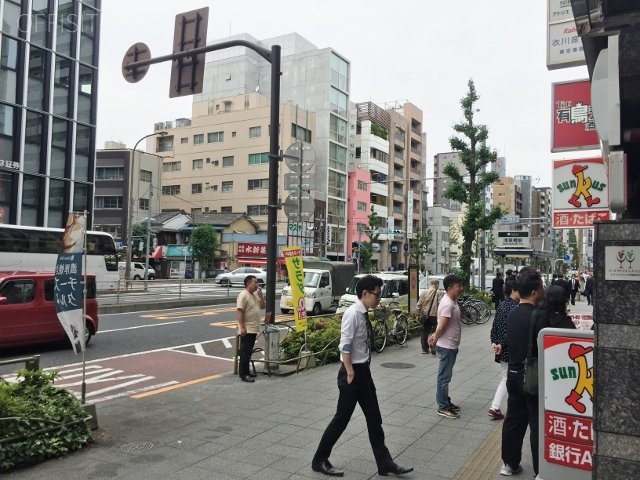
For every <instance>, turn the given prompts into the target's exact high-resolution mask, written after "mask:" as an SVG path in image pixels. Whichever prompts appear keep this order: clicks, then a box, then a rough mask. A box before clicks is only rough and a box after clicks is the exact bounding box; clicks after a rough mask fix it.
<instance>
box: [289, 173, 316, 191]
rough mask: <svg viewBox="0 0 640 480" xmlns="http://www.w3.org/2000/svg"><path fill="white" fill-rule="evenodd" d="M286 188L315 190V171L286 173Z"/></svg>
mask: <svg viewBox="0 0 640 480" xmlns="http://www.w3.org/2000/svg"><path fill="white" fill-rule="evenodd" d="M300 176H302V181H300ZM284 188H285V190H298V189H301V190H315V188H316V179H315V176H314V175H313V173H285V174H284Z"/></svg>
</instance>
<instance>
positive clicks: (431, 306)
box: [416, 280, 444, 355]
mask: <svg viewBox="0 0 640 480" xmlns="http://www.w3.org/2000/svg"><path fill="white" fill-rule="evenodd" d="M439 286H440V281H439V280H431V285H430V286H429V288H427V289H426V290H425V291H424V292H422V295H420V298H419V299H418V303H417V304H416V311H417V313H418V318H419V319H420V323H421V324H422V335H421V336H420V344H421V345H422V353H429V352H431V355H435V354H436V347H430V346H429V344H428V342H427V341H428V339H429V335H431V334H432V333H433V332H435V330H436V327H437V326H438V303H440V299H441V298H442V296H443V295H444V292H443V291H438V287H439Z"/></svg>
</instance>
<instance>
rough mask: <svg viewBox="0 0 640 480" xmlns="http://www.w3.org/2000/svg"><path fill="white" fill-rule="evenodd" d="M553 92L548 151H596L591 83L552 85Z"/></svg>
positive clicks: (598, 142) (573, 82)
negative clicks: (549, 147)
mask: <svg viewBox="0 0 640 480" xmlns="http://www.w3.org/2000/svg"><path fill="white" fill-rule="evenodd" d="M552 90H553V104H552V107H551V111H552V119H551V151H552V152H566V151H570V150H599V149H600V139H599V138H598V132H597V131H596V124H595V121H594V119H593V111H592V109H591V82H590V81H589V80H576V81H572V82H559V83H554V84H552Z"/></svg>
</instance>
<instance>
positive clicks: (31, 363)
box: [0, 355, 40, 370]
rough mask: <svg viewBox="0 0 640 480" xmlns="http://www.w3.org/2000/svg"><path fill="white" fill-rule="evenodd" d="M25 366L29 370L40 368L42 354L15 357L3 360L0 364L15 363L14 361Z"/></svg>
mask: <svg viewBox="0 0 640 480" xmlns="http://www.w3.org/2000/svg"><path fill="white" fill-rule="evenodd" d="M23 362H24V368H26V369H27V370H40V355H33V356H31V357H24V358H15V359H12V360H1V361H0V366H3V365H13V364H14V363H23Z"/></svg>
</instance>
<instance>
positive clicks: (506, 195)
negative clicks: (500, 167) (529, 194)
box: [491, 177, 522, 217]
mask: <svg viewBox="0 0 640 480" xmlns="http://www.w3.org/2000/svg"><path fill="white" fill-rule="evenodd" d="M491 203H492V204H493V206H495V207H500V208H501V209H502V211H503V212H505V213H506V214H507V215H519V216H521V217H522V190H521V189H520V186H519V185H518V184H517V183H516V182H515V181H514V179H513V178H512V177H502V178H499V179H498V181H497V182H495V183H494V184H493V185H492V192H491Z"/></svg>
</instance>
